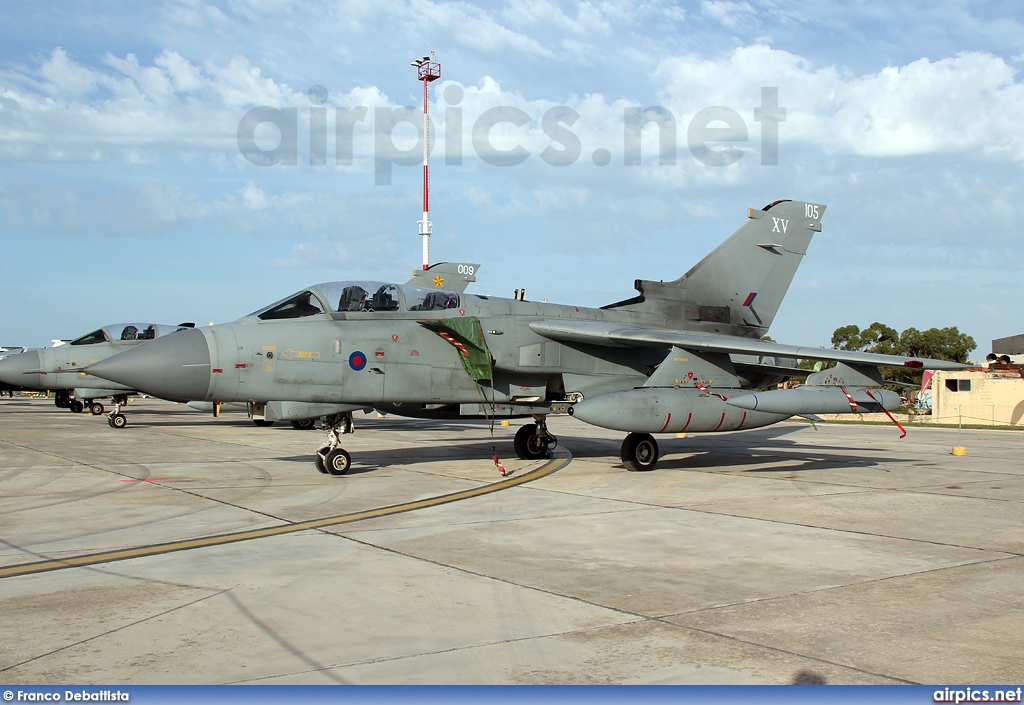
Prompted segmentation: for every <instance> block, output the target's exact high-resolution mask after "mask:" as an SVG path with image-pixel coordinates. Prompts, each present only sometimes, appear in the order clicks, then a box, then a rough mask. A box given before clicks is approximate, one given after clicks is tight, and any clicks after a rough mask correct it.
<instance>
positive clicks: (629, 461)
mask: <svg viewBox="0 0 1024 705" xmlns="http://www.w3.org/2000/svg"><path fill="white" fill-rule="evenodd" d="M619 458H621V459H622V464H623V465H625V466H626V469H627V470H629V471H630V472H646V471H648V470H653V469H654V468H655V467H656V466H657V465H658V442H657V441H656V440H654V436H652V435H651V434H649V433H631V434H629V435H628V436H626V437H625V438H624V439H623V441H622V448H621V449H620V450H619Z"/></svg>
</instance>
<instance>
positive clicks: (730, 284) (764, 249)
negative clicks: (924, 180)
mask: <svg viewBox="0 0 1024 705" xmlns="http://www.w3.org/2000/svg"><path fill="white" fill-rule="evenodd" d="M824 212H825V206H824V205H822V204H818V203H805V202H803V201H776V202H774V203H772V204H770V205H767V206H765V207H764V208H762V209H760V210H756V209H753V208H751V209H749V210H748V211H747V217H748V218H749V219H750V220H749V222H747V223H745V224H744V225H743V226H742V227H741V228H740V229H739V230H737V231H736V232H735V233H733V234H732V236H731V237H729V238H728V239H727V240H726V241H725V242H723V243H722V244H721V245H719V246H718V247H717V248H715V249H714V250H713V251H712V252H711V253H710V254H709V255H708V256H706V257H705V258H704V259H702V260H701V261H700V262H698V263H697V264H696V265H694V266H693V267H692V268H691V269H690V271H688V272H687V273H686V274H684V275H683V276H682V277H680V278H679V279H676V280H675V281H671V282H654V281H647V280H644V279H638V280H636V284H635V286H636V289H637V291H638V292H640V296H638V297H636V298H633V299H630V300H628V301H622V302H620V303H617V304H611V305H610V306H606V307H605V308H625V309H629V310H637V311H648V312H657V313H660V314H663V315H664V316H665V317H666V319H667V322H668V323H669V324H677V323H678V322H679V321H680V320H683V321H686V325H687V327H688V328H690V329H691V330H704V331H708V332H716V333H727V334H731V335H743V336H747V337H752V338H760V337H761V336H763V335H765V334H766V333H767V332H768V327H769V326H770V325H771V323H772V321H773V320H774V319H775V314H776V313H777V312H778V310H779V306H780V305H781V304H782V299H783V298H784V297H785V295H786V291H787V290H788V289H789V285H790V283H792V281H793V275H794V274H796V270H797V267H798V266H799V265H800V261H801V260H802V259H803V256H804V253H805V252H806V251H807V245H808V243H809V242H810V241H811V237H812V236H813V235H814V233H815V232H820V231H821V216H822V215H823V214H824Z"/></svg>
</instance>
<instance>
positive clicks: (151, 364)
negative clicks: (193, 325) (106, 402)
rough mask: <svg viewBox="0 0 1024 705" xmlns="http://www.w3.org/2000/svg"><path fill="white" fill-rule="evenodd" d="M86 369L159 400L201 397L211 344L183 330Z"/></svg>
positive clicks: (206, 387)
mask: <svg viewBox="0 0 1024 705" xmlns="http://www.w3.org/2000/svg"><path fill="white" fill-rule="evenodd" d="M86 371H87V372H88V373H89V374H91V375H95V376H96V377H102V378H103V379H108V380H110V381H111V382H117V383H118V384H123V385H125V386H126V387H130V388H132V389H135V390H137V391H140V392H145V393H146V394H152V395H153V396H155V397H160V398H161V399H168V400H170V401H192V400H195V399H204V398H205V397H206V393H207V391H209V389H210V346H209V345H207V343H206V336H204V335H203V333H202V331H198V330H182V331H178V332H176V333H171V334H170V335H168V336H165V337H162V338H157V339H156V340H154V341H152V342H149V343H144V344H143V345H138V346H136V347H134V348H132V349H130V350H125V351H124V352H123V353H118V354H117V355H113V356H111V357H108V358H107V359H106V360H100V361H99V362H96V363H93V364H92V365H89V367H88V368H86Z"/></svg>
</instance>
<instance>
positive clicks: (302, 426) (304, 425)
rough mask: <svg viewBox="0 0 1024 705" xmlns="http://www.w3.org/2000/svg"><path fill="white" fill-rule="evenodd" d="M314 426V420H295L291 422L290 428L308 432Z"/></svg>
mask: <svg viewBox="0 0 1024 705" xmlns="http://www.w3.org/2000/svg"><path fill="white" fill-rule="evenodd" d="M314 426H316V419H296V420H295V421H292V428H294V429H295V430H296V431H309V430H311V429H312V428H313V427H314Z"/></svg>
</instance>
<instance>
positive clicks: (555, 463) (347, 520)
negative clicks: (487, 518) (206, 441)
mask: <svg viewBox="0 0 1024 705" xmlns="http://www.w3.org/2000/svg"><path fill="white" fill-rule="evenodd" d="M571 460H572V457H571V456H566V457H564V458H552V459H551V460H549V461H548V462H546V463H544V464H543V465H541V466H540V467H539V468H537V469H536V470H531V471H530V472H528V473H524V474H523V475H520V476H517V477H508V478H505V479H504V480H499V481H498V482H492V483H490V484H487V485H482V486H480V487H474V488H473V489H469V490H462V491H460V492H452V493H450V494H442V495H438V496H436V497H427V498H425V499H417V500H414V501H412V502H403V503H402V504H392V505H390V506H387V507H379V508H377V509H368V510H366V511H362V512H353V513H351V514H339V515H338V516H333V517H324V518H322V519H310V520H309V521H301V522H296V523H289V524H281V525H279V526H270V527H267V528H264V529H251V530H249V531H236V532H233V533H229V534H216V535H214V536H205V537H202V538H196V539H186V540H184V541H171V542H170V543H157V544H152V545H149V546H136V547H134V548H124V549H121V550H117V551H103V552H102V553H87V554H85V555H82V556H73V557H70V558H55V559H52V560H43V561H33V562H31V563H19V564H17V565H11V566H7V567H4V568H0V579H2V578H13V577H16V576H19V575H33V574H35V573H45V572H48V571H51V570H61V569H64V568H81V567H84V566H90V565H97V564H100V563H112V562H114V561H124V560H128V559H130V558H142V557H144V556H158V555H161V554H164V553H174V552H177V551H188V550H191V549H193V548H206V547H208V546H223V545H225V544H229V543H237V542H239V541H252V540H253V539H262V538H267V537H268V536H282V535H284V534H294V533H296V532H299V531H308V530H310V529H323V528H325V527H328V526H338V525H339V524H351V523H352V522H356V521H362V520H364V519H376V518H378V517H386V516H391V515H393V514H401V513H403V512H412V511H415V510H417V509H426V508H428V507H437V506H439V505H442V504H450V503H451V502H459V501H461V500H464V499H472V498H473V497H481V496H483V495H487V494H492V493H494V492H500V491H501V490H507V489H509V488H510V487H517V486H518V485H523V484H526V483H527V482H532V481H533V480H539V479H540V478H542V477H547V476H548V475H550V474H552V473H554V472H556V471H557V470H561V469H562V468H563V467H565V466H566V465H568V464H569V462H570V461H571Z"/></svg>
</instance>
